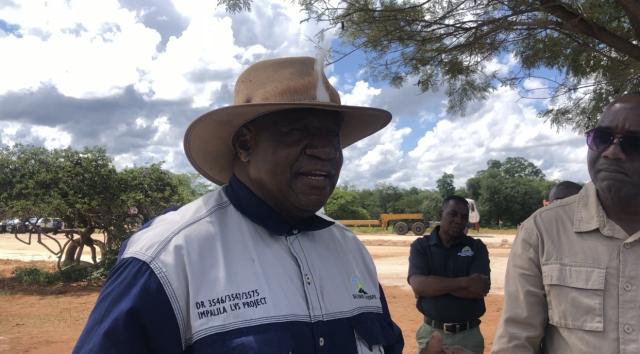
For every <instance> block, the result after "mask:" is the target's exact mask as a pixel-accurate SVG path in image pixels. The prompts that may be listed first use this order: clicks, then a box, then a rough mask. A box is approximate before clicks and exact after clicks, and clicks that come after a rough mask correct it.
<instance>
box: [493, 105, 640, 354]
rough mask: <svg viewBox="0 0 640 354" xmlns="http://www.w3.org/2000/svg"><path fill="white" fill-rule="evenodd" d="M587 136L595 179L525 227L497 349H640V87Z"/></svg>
mask: <svg viewBox="0 0 640 354" xmlns="http://www.w3.org/2000/svg"><path fill="white" fill-rule="evenodd" d="M586 137H587V145H588V147H589V152H588V158H587V161H588V167H589V174H590V176H591V183H588V184H586V185H585V186H584V187H583V188H582V190H581V191H580V193H578V195H577V196H574V197H571V198H567V199H563V200H560V201H557V202H555V203H553V204H551V205H550V206H548V207H546V208H542V209H540V210H538V211H537V212H536V213H534V214H533V215H532V216H531V217H530V218H529V219H527V220H526V221H525V222H524V224H523V225H522V227H521V229H520V230H519V233H518V237H517V238H516V241H515V243H514V245H513V248H512V250H511V255H510V257H509V262H508V265H507V274H506V282H505V298H504V309H503V312H502V319H501V320H500V324H499V326H498V331H497V334H496V338H495V340H494V342H493V351H492V352H493V353H496V354H500V353H518V354H526V353H537V352H539V351H540V349H541V346H542V348H544V351H545V352H549V353H640V316H638V309H639V308H640V272H638V268H639V267H640V244H639V243H638V239H640V95H639V94H627V95H624V96H621V97H619V98H618V99H616V100H614V101H613V102H612V103H611V104H609V105H608V106H607V107H606V108H605V110H604V112H603V114H602V116H601V117H600V120H599V122H598V125H597V127H596V128H595V129H592V130H589V131H587V133H586Z"/></svg>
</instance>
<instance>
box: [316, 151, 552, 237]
mask: <svg viewBox="0 0 640 354" xmlns="http://www.w3.org/2000/svg"><path fill="white" fill-rule="evenodd" d="M453 178H454V176H453V175H452V174H448V173H444V174H443V176H442V177H441V178H440V179H438V182H437V183H436V184H437V186H436V189H433V190H430V189H420V188H416V187H412V188H399V187H396V186H392V185H389V184H378V185H376V187H375V188H373V189H363V190H358V189H356V188H353V187H349V186H346V187H337V188H336V189H335V191H334V193H333V195H332V196H331V198H330V199H329V201H328V202H327V204H326V206H325V210H326V212H327V215H329V216H330V217H332V218H334V219H338V220H340V219H343V220H344V219H348V220H351V219H367V218H371V219H378V218H379V216H380V213H420V212H421V213H423V216H424V219H425V220H427V221H438V220H440V211H441V210H440V209H441V207H442V200H443V199H444V198H446V197H447V196H449V195H452V194H455V195H458V196H461V197H465V198H472V199H475V200H476V202H477V206H478V208H479V211H480V216H481V223H482V224H483V225H485V226H489V225H491V226H497V225H504V226H515V225H517V224H519V223H521V222H522V221H524V220H525V219H526V218H527V217H528V216H529V215H531V213H533V212H534V211H535V210H536V209H538V208H540V207H541V206H542V201H543V200H544V199H545V198H546V196H547V195H548V193H549V190H550V189H551V187H553V185H554V184H555V182H554V181H548V180H546V179H545V175H544V173H543V172H542V170H540V168H538V167H537V166H536V165H535V164H533V163H532V162H530V161H528V160H526V159H524V158H522V157H508V158H506V159H504V160H502V161H500V160H489V161H487V168H486V169H485V170H481V171H478V172H476V175H475V176H474V177H472V178H469V179H468V180H467V183H466V187H461V188H458V189H454V186H453ZM445 187H446V188H445ZM443 192H444V193H443Z"/></svg>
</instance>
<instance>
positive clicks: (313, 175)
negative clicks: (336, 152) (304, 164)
mask: <svg viewBox="0 0 640 354" xmlns="http://www.w3.org/2000/svg"><path fill="white" fill-rule="evenodd" d="M300 175H301V176H303V177H305V178H308V179H311V180H316V181H323V180H327V179H330V178H331V174H330V173H329V172H326V171H318V170H314V171H307V172H302V173H300Z"/></svg>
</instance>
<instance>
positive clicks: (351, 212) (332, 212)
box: [325, 187, 370, 220]
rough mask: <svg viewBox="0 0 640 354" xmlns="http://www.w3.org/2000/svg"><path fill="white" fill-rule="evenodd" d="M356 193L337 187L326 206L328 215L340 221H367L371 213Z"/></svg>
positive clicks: (347, 188)
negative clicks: (363, 205)
mask: <svg viewBox="0 0 640 354" xmlns="http://www.w3.org/2000/svg"><path fill="white" fill-rule="evenodd" d="M361 205H362V202H361V201H360V198H359V195H358V193H357V192H356V191H353V190H349V187H336V189H334V191H333V194H331V197H330V198H329V200H328V201H327V204H326V205H325V212H326V213H327V215H329V216H331V217H332V218H334V219H338V220H367V219H369V218H370V217H369V213H367V210H365V209H364V208H363V207H362V206H361Z"/></svg>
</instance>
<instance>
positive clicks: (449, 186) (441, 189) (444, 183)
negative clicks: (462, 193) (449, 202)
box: [436, 172, 456, 199]
mask: <svg viewBox="0 0 640 354" xmlns="http://www.w3.org/2000/svg"><path fill="white" fill-rule="evenodd" d="M436 186H437V188H438V193H440V196H441V197H442V199H444V198H446V197H449V196H452V195H453V194H454V193H455V192H456V187H455V186H454V185H453V175H452V174H451V173H446V172H445V173H443V174H442V176H441V177H440V178H439V179H438V180H437V181H436Z"/></svg>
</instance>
